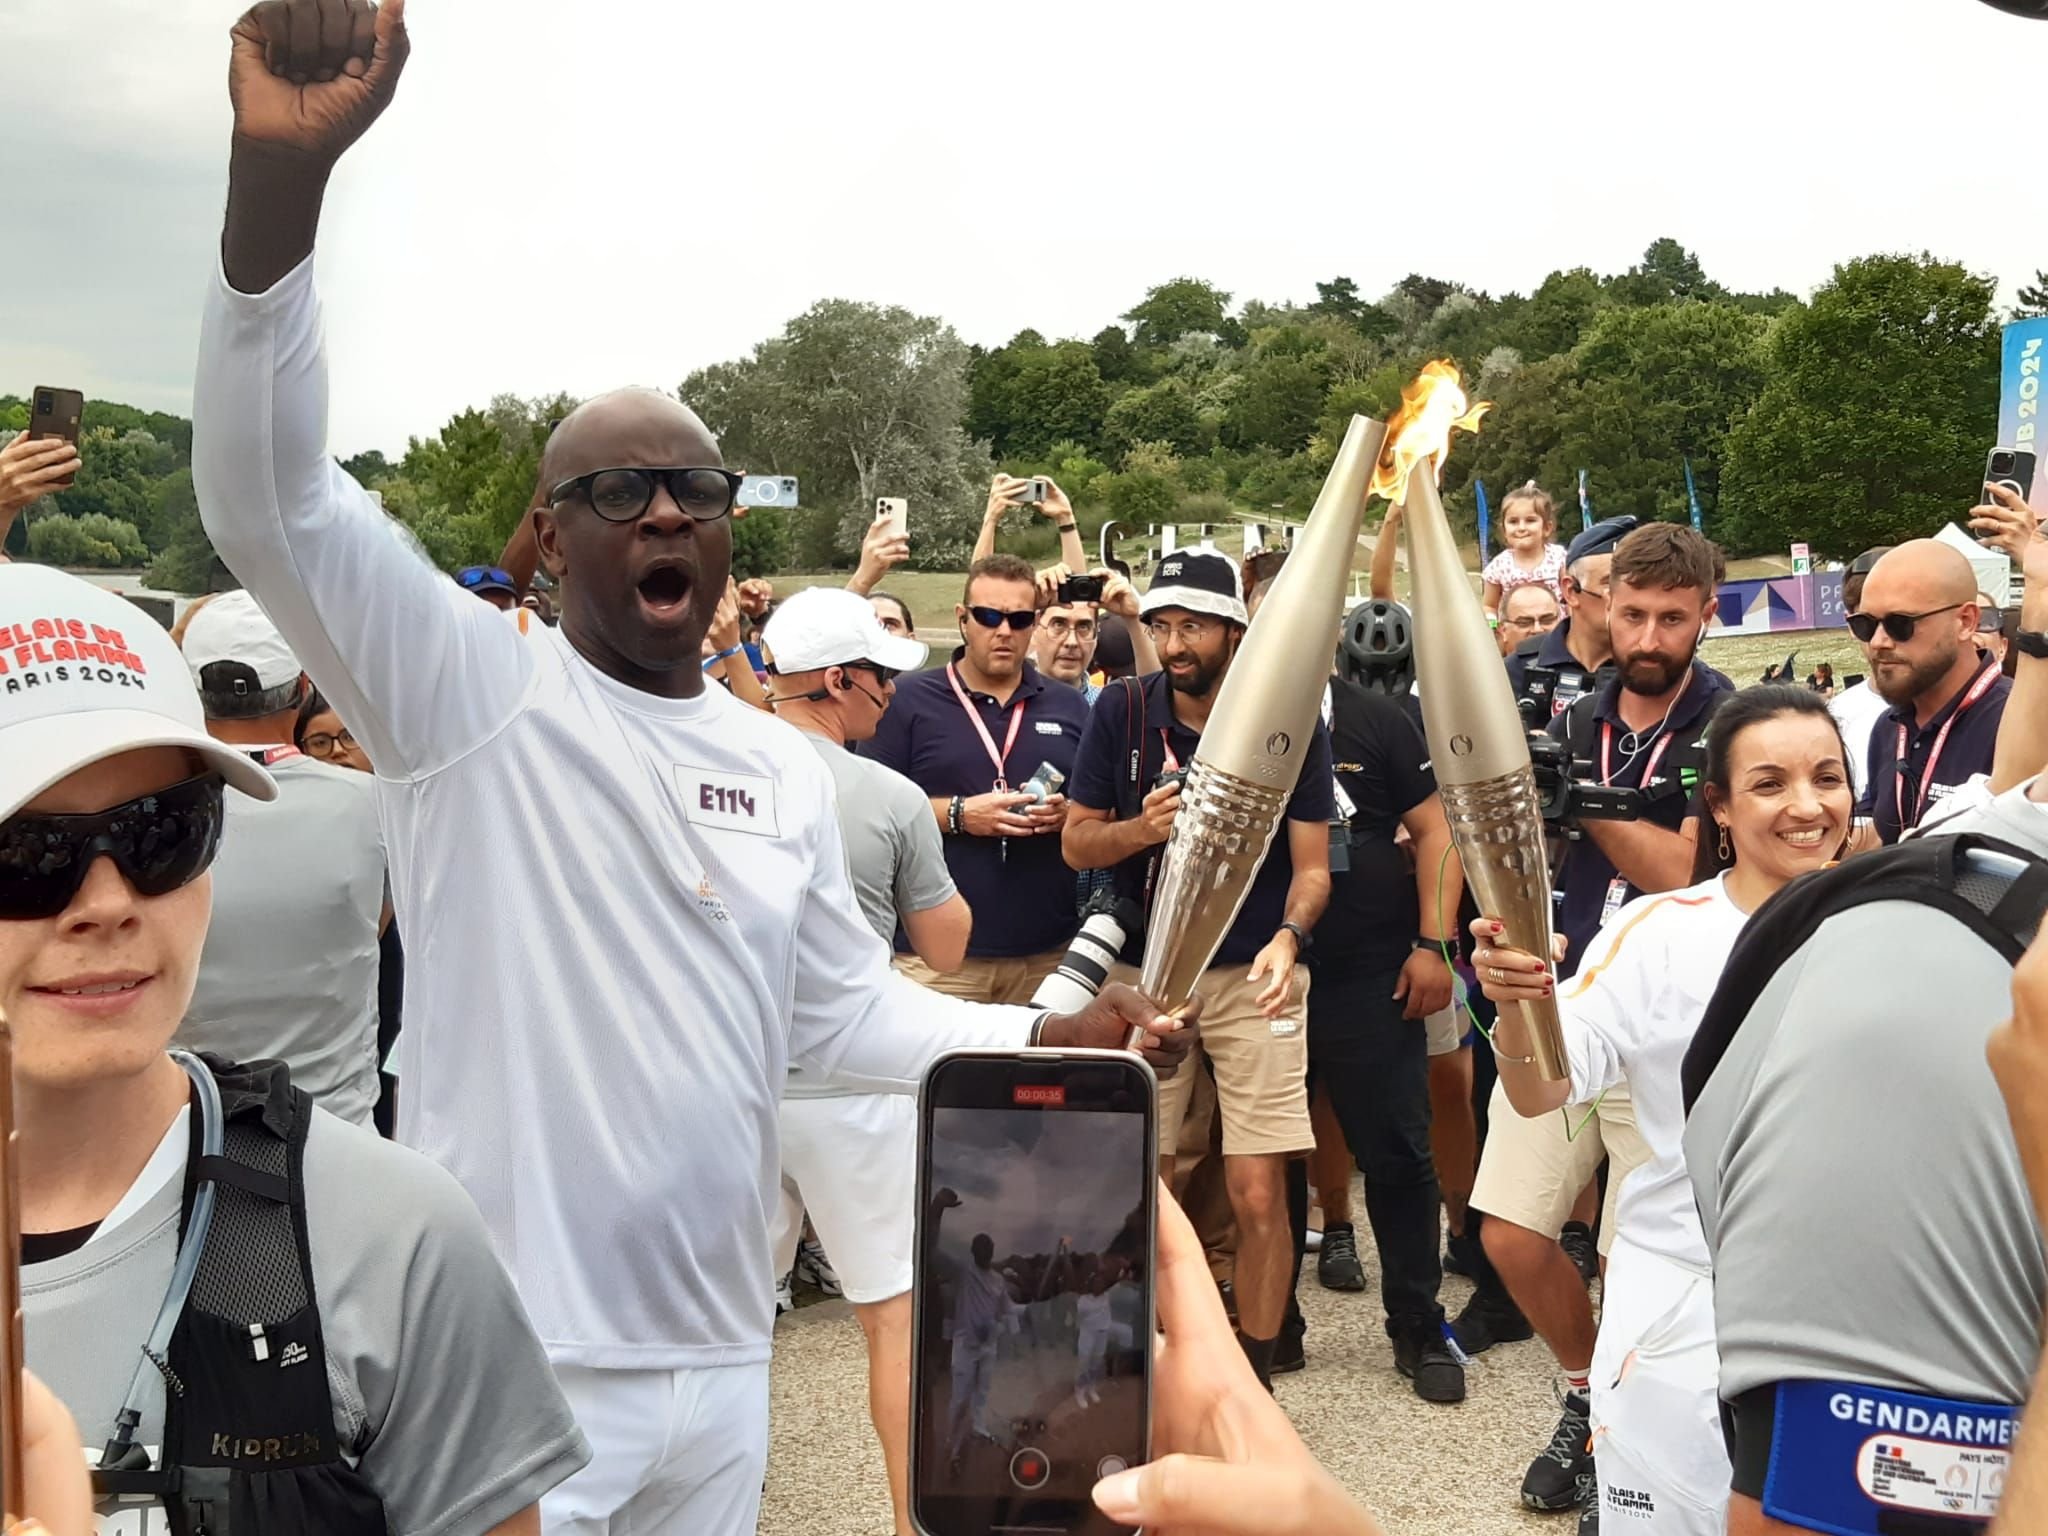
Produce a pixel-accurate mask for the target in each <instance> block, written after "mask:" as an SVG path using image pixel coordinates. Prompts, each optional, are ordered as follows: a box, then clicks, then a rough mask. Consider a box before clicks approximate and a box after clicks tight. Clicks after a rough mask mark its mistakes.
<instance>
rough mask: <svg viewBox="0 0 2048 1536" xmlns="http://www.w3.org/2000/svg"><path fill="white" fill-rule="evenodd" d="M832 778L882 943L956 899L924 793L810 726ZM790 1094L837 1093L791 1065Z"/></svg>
mask: <svg viewBox="0 0 2048 1536" xmlns="http://www.w3.org/2000/svg"><path fill="white" fill-rule="evenodd" d="M799 734H800V735H802V737H803V739H804V740H805V741H807V742H809V743H810V744H811V746H812V747H813V748H814V749H815V750H816V751H817V754H818V757H819V759H820V761H822V762H823V763H824V764H825V767H826V769H827V770H828V771H829V772H830V773H831V775H832V798H833V802H834V807H835V809H836V811H837V812H838V816H839V832H840V836H841V838H842V840H843V841H844V842H845V844H846V866H847V873H848V874H849V875H851V876H852V877H853V894H854V896H855V898H856V899H857V900H858V901H859V902H860V911H861V916H862V917H864V918H866V919H867V924H868V926H869V927H870V928H872V929H874V930H875V933H876V935H877V936H878V937H879V938H880V939H881V941H882V942H883V943H884V944H888V943H890V942H891V941H892V940H893V939H894V937H895V934H896V924H897V920H898V918H899V916H900V915H901V914H902V913H905V912H924V911H927V910H929V909H930V908H932V907H936V906H938V905H940V904H941V903H943V902H948V901H951V900H952V899H953V897H954V895H955V893H956V892H957V890H958V887H957V886H956V885H955V884H954V883H953V872H952V870H951V869H949V868H948V867H947V865H946V849H945V845H944V842H943V840H942V839H941V838H940V836H939V823H938V820H937V819H936V818H935V817H934V816H933V815H932V806H931V801H930V800H929V799H927V798H926V796H925V792H924V791H923V790H921V789H919V788H918V787H917V786H916V785H915V784H913V783H911V782H910V780H908V779H906V778H905V777H904V776H903V775H902V774H900V773H898V772H897V771H896V770H895V769H893V768H886V767H884V766H883V765H882V764H880V763H878V762H876V761H875V760H874V759H872V758H867V757H856V756H855V755H854V754H853V753H851V752H849V751H848V750H847V749H846V748H844V747H842V746H840V745H839V743H838V742H836V741H832V740H829V739H828V738H826V737H823V736H813V735H812V734H811V733H810V732H809V731H802V732H800V733H799ZM783 1093H784V1096H785V1097H788V1098H797V1099H815V1098H836V1097H839V1096H840V1095H839V1091H838V1090H835V1089H830V1088H827V1087H826V1086H825V1085H824V1084H823V1082H822V1081H820V1080H819V1079H817V1078H814V1077H812V1076H810V1075H809V1074H807V1073H805V1072H803V1071H801V1070H793V1071H792V1072H791V1073H790V1075H789V1082H788V1084H787V1085H786V1086H785V1087H784V1090H783Z"/></svg>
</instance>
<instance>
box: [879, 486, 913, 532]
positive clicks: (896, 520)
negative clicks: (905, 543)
mask: <svg viewBox="0 0 2048 1536" xmlns="http://www.w3.org/2000/svg"><path fill="white" fill-rule="evenodd" d="M875 521H876V522H877V523H879V524H880V525H881V526H882V528H883V530H884V532H885V536H886V537H888V538H890V539H908V538H909V537H910V502H909V500H908V498H906V497H902V496H877V497H876V498H875Z"/></svg>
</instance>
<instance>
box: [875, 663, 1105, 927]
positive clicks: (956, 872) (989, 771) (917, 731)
mask: <svg viewBox="0 0 2048 1536" xmlns="http://www.w3.org/2000/svg"><path fill="white" fill-rule="evenodd" d="M961 654H962V653H961V651H960V650H957V649H956V650H955V651H954V652H953V660H954V661H955V662H958V661H959V659H960V657H961ZM948 671H949V668H947V667H933V668H932V669H931V670H929V671H926V672H917V673H913V674H911V675H909V676H907V677H899V678H898V679H897V680H896V697H895V699H894V700H893V701H891V703H890V705H889V710H888V713H886V714H885V715H883V716H882V723H881V726H880V727H879V728H878V729H877V730H876V732H875V735H874V739H873V740H872V741H867V742H863V743H862V744H861V747H860V755H861V756H862V757H871V758H873V759H874V760H875V761H876V762H878V763H881V764H884V765H885V766H887V767H890V768H894V769H895V770H896V771H897V772H898V773H900V774H902V775H903V776H904V777H905V778H907V779H909V780H910V781H911V782H912V783H913V784H915V785H917V787H918V788H919V789H921V790H923V791H924V792H925V793H926V794H927V795H932V796H937V797H940V798H943V799H951V798H952V797H953V796H954V795H966V796H968V797H969V798H970V799H971V798H972V797H974V796H975V795H985V794H987V793H989V791H990V790H992V789H994V788H995V781H996V765H995V762H994V761H993V760H992V759H991V758H990V756H989V752H988V746H987V744H986V743H984V742H983V741H982V738H981V733H980V732H979V731H977V730H975V728H974V725H973V722H972V721H970V720H969V719H968V718H967V713H966V711H965V710H964V709H962V708H961V705H960V699H959V697H958V695H956V694H955V693H954V692H953V685H952V684H951V682H949V681H948V677H947V674H948ZM961 687H962V688H963V689H964V690H965V691H966V693H967V698H968V702H969V703H970V704H971V705H972V706H973V709H974V712H975V713H976V714H977V715H979V716H980V717H981V722H982V724H983V725H984V726H986V727H987V729H988V734H989V739H990V740H991V741H993V742H994V743H995V747H996V751H997V752H998V753H1000V752H1001V751H1002V749H1003V743H1004V742H1005V741H1006V740H1007V739H1008V738H1009V734H1010V718H1011V713H1012V711H1013V710H1014V709H1016V707H1017V706H1018V704H1019V703H1021V704H1022V705H1023V709H1024V716H1023V721H1022V723H1021V725H1020V726H1019V728H1018V731H1017V741H1016V745H1015V746H1013V747H1012V748H1011V749H1010V755H1009V758H1008V759H1007V761H1006V762H1005V764H1004V767H1003V773H1002V777H1003V780H1004V782H1005V783H1007V784H1009V785H1010V787H1011V788H1013V789H1015V788H1018V787H1020V786H1022V785H1023V784H1024V783H1026V782H1027V781H1028V780H1029V779H1030V777H1031V776H1032V775H1033V774H1034V773H1036V772H1038V769H1039V765H1040V764H1042V763H1051V764H1052V765H1053V767H1055V768H1057V769H1058V770H1059V771H1060V772H1061V773H1063V774H1065V775H1066V776H1067V777H1068V778H1069V779H1071V778H1073V776H1074V759H1075V755H1076V754H1077V753H1078V752H1079V750H1080V747H1081V733H1082V731H1083V730H1084V729H1085V728H1086V726H1087V724H1088V704H1087V701H1086V700H1084V699H1083V698H1082V697H1081V690H1080V689H1078V688H1069V687H1068V686H1067V685H1066V684H1064V683H1057V682H1053V681H1050V680H1049V679H1047V678H1045V677H1044V676H1042V675H1041V674H1040V673H1039V670H1038V668H1037V667H1036V666H1034V665H1033V664H1032V663H1030V662H1028V661H1027V662H1025V663H1024V677H1023V681H1021V682H1020V683H1018V685H1017V691H1016V692H1015V693H1013V694H1012V695H1011V696H1010V698H1009V701H1008V702H1007V703H1002V702H998V701H997V700H996V699H995V698H993V697H992V696H990V695H989V694H985V693H976V692H975V691H974V690H973V689H971V688H968V687H967V684H966V680H965V679H964V678H963V679H962V680H961ZM1065 793H1067V794H1068V795H1072V793H1073V786H1072V785H1071V784H1069V785H1068V786H1067V788H1066V791H1065ZM946 867H947V868H948V869H950V870H951V871H952V872H953V883H954V884H955V885H957V886H959V887H960V894H961V895H963V896H965V897H966V898H967V905H968V906H969V907H970V908H972V909H973V912H974V934H973V937H972V938H971V939H970V940H969V941H968V945H967V953H968V954H969V955H971V956H975V957H977V958H986V959H999V958H1013V957H1015V956H1019V955H1039V954H1044V953H1045V952H1046V951H1047V950H1052V949H1064V948H1065V947H1066V945H1067V941H1068V940H1070V939H1071V938H1073V936H1074V931H1075V930H1076V929H1077V928H1079V927H1080V926H1081V924H1080V917H1079V913H1078V910H1077V907H1076V903H1075V900H1074V872H1073V871H1072V870H1071V869H1069V868H1067V861H1066V859H1065V858H1064V857H1062V856H1061V854H1060V839H1059V834H1058V833H1056V832H1047V833H1041V834H1040V835H1038V836H1036V837H1013V838H1000V837H951V836H949V837H947V838H946ZM896 948H897V949H898V951H900V952H903V953H906V954H907V953H908V952H909V950H910V945H909V943H908V941H907V940H906V939H905V938H904V936H903V934H902V932H901V931H900V930H899V931H898V933H897V935H896Z"/></svg>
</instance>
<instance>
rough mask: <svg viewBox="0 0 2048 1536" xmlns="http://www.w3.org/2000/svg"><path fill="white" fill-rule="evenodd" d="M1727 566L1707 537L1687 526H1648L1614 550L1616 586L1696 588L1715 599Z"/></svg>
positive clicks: (1613, 577)
mask: <svg viewBox="0 0 2048 1536" xmlns="http://www.w3.org/2000/svg"><path fill="white" fill-rule="evenodd" d="M1726 569H1727V562H1726V560H1725V559H1723V557H1722V555H1721V551H1720V550H1719V549H1718V548H1717V547H1715V546H1714V545H1713V544H1712V543H1710V542H1708V540H1707V538H1706V537H1705V536H1704V535H1703V534H1697V533H1694V532H1693V531H1692V530H1691V529H1690V528H1688V527H1686V526H1685V525H1684V524H1683V523H1645V524H1643V526H1642V527H1640V528H1638V529H1636V531H1635V532H1633V533H1631V534H1630V535H1629V536H1628V537H1627V538H1625V539H1623V540H1622V541H1621V542H1620V543H1619V544H1617V545H1615V546H1614V570H1613V573H1612V575H1611V577H1610V578H1609V579H1610V581H1611V583H1612V585H1613V586H1617V587H1618V586H1620V585H1621V584H1622V583H1623V582H1627V583H1628V584H1629V585H1630V586H1632V587H1661V588H1663V589H1664V590H1666V591H1670V590H1672V589H1674V588H1679V587H1692V588H1695V589H1697V590H1698V591H1699V592H1700V593H1701V594H1702V595H1703V596H1705V597H1707V598H1712V597H1713V595H1714V593H1715V592H1716V591H1717V590H1718V589H1719V588H1720V585H1721V574H1722V572H1723V571H1725V570H1726Z"/></svg>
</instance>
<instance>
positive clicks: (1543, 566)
mask: <svg viewBox="0 0 2048 1536" xmlns="http://www.w3.org/2000/svg"><path fill="white" fill-rule="evenodd" d="M1500 527H1501V537H1502V538H1503V539H1505V540H1506V541H1507V548H1505V549H1503V550H1502V551H1501V552H1500V553H1499V554H1497V555H1495V556H1494V557H1493V558H1492V559H1491V560H1489V561H1487V563H1486V569H1485V570H1484V571H1482V572H1480V579H1481V580H1482V581H1484V582H1485V583H1486V614H1487V617H1488V618H1497V617H1498V616H1499V614H1500V605H1501V604H1502V603H1503V602H1505V601H1506V600H1507V595H1508V594H1509V593H1510V592H1512V591H1514V590H1515V588H1517V587H1526V586H1531V585H1535V584H1538V583H1540V584H1541V585H1543V586H1546V587H1548V588H1550V594H1551V596H1553V597H1555V598H1556V599H1557V600H1558V602H1559V603H1563V602H1564V588H1563V586H1562V585H1561V584H1560V583H1561V581H1562V578H1563V576H1564V546H1563V545H1562V544H1559V543H1557V542H1556V536H1557V507H1556V504H1555V503H1553V502H1552V501H1551V499H1550V497H1549V495H1548V494H1547V493H1546V492H1545V491H1544V489H1543V487H1541V486H1540V485H1538V484H1537V483H1536V482H1535V481H1534V480H1529V481H1525V482H1524V483H1523V484H1522V486H1521V487H1520V488H1519V489H1517V490H1513V491H1510V492H1508V499H1507V500H1506V501H1504V502H1502V503H1501V509H1500Z"/></svg>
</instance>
